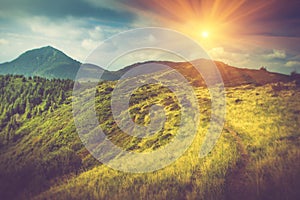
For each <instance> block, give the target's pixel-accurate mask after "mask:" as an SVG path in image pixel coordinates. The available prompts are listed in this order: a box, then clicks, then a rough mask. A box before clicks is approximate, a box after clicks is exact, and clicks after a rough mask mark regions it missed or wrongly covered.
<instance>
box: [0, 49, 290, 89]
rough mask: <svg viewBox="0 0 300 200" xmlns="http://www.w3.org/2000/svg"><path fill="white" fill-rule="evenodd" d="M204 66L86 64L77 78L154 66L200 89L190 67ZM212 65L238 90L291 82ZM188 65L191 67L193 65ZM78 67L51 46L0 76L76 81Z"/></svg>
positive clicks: (8, 65) (4, 67)
mask: <svg viewBox="0 0 300 200" xmlns="http://www.w3.org/2000/svg"><path fill="white" fill-rule="evenodd" d="M206 62H207V60H205V59H197V60H194V61H191V62H174V61H146V62H139V63H134V64H132V65H129V66H125V67H123V68H121V69H119V70H117V71H109V70H105V69H103V68H101V67H99V66H96V65H93V64H88V65H87V64H85V68H84V73H83V76H84V77H80V78H82V79H83V80H84V79H85V77H88V80H90V79H92V80H98V77H97V74H99V70H100V73H102V77H101V79H102V80H108V81H114V80H118V79H120V78H121V77H122V76H123V75H124V74H125V73H126V72H128V71H129V70H131V69H133V68H136V67H139V66H141V65H143V64H151V63H153V64H163V65H166V66H169V67H171V68H173V69H175V70H177V71H178V72H180V73H182V74H183V75H184V76H185V77H186V78H187V79H188V80H189V81H192V82H193V83H194V85H195V86H203V85H205V83H204V80H203V78H202V77H201V75H200V74H199V73H198V71H196V69H195V68H194V67H193V65H195V66H196V65H206ZM209 62H211V61H209ZM213 62H214V63H215V65H216V66H217V68H218V70H219V72H220V74H221V76H222V78H223V81H224V84H225V86H237V85H241V84H251V83H254V84H258V85H261V84H267V83H273V82H287V81H291V80H293V78H292V77H291V76H289V75H284V74H280V73H276V72H269V71H267V70H265V69H259V70H257V69H247V68H237V67H233V66H230V65H227V64H225V63H223V62H220V61H213ZM191 63H193V65H192V64H191ZM80 66H82V64H81V63H80V62H79V61H76V60H75V59H73V58H71V57H69V56H68V55H66V54H65V53H63V52H62V51H60V50H58V49H56V48H54V47H51V46H45V47H41V48H38V49H32V50H28V51H26V52H25V53H23V54H21V55H20V56H18V57H17V58H16V59H14V60H13V61H11V62H5V63H2V64H0V74H3V75H5V74H14V75H24V76H27V77H29V76H40V77H43V78H48V79H53V78H59V79H72V80H75V79H76V75H77V72H78V70H79V69H80ZM204 68H205V67H204ZM77 78H78V77H77Z"/></svg>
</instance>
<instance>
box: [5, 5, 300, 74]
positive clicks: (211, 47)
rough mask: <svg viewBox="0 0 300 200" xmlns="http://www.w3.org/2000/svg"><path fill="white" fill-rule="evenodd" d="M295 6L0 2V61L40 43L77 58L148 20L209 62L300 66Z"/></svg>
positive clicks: (288, 68)
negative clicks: (198, 49) (195, 46)
mask: <svg viewBox="0 0 300 200" xmlns="http://www.w3.org/2000/svg"><path fill="white" fill-rule="evenodd" d="M299 9H300V1H298V0H289V1H283V0H282V1H281V0H269V1H259V0H252V1H247V0H231V1H229V0H228V1H227V0H224V1H217V0H215V1H214V0H212V1H211V0H186V1H180V0H174V1H167V0H153V1H146V0H127V1H125V0H120V1H114V0H101V1H99V0H64V1H57V0H53V1H40V0H27V1H24V0H1V6H0V23H1V26H0V50H1V51H0V62H6V61H10V60H12V59H14V58H16V57H17V56H18V55H20V54H21V53H23V52H24V51H26V50H29V49H33V48H38V47H42V46H47V45H51V46H53V47H56V48H58V49H60V50H62V51H63V52H65V53H66V54H67V55H69V56H71V57H73V58H74V59H77V60H79V61H82V62H83V61H84V60H85V58H86V57H87V56H88V55H89V54H90V53H91V52H92V50H93V49H94V48H96V47H97V45H99V44H100V43H101V42H102V41H104V40H105V39H107V38H109V37H111V36H112V35H114V34H118V33H120V32H123V31H126V30H130V29H132V28H142V27H149V26H155V27H164V28H170V29H174V30H176V31H179V32H181V33H183V34H185V35H187V36H188V37H191V38H192V39H194V40H195V41H197V42H198V43H199V44H200V45H201V46H202V47H203V48H204V49H205V50H206V51H207V53H208V54H209V55H210V56H211V57H212V59H214V60H220V61H223V62H225V63H228V64H230V65H233V66H237V67H247V68H259V67H261V66H266V67H267V68H268V70H270V71H278V72H283V73H289V72H291V71H293V70H298V72H300V45H299V44H300V14H299V12H298V10H299ZM203 32H207V33H209V36H208V37H205V38H204V37H203ZM127 42H130V41H127Z"/></svg>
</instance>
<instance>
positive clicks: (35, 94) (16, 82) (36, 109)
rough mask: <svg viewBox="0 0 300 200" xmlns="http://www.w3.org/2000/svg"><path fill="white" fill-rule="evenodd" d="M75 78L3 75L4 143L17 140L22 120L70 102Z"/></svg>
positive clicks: (1, 127)
mask: <svg viewBox="0 0 300 200" xmlns="http://www.w3.org/2000/svg"><path fill="white" fill-rule="evenodd" d="M72 88H73V81H72V80H61V79H51V80H48V79H45V78H41V77H37V76H35V77H28V78H27V77H24V76H22V75H0V102H1V104H0V113H1V115H0V132H2V134H1V141H2V144H3V143H4V144H5V143H8V142H9V141H11V140H14V139H16V138H15V135H14V132H15V130H16V129H17V128H18V127H19V126H20V125H21V123H22V122H23V121H24V120H26V119H29V118H33V117H34V116H36V115H41V114H42V113H44V112H53V111H54V110H55V109H56V108H57V107H58V106H60V105H61V104H64V103H69V101H70V99H68V97H70V95H71V91H72Z"/></svg>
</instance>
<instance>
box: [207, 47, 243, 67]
mask: <svg viewBox="0 0 300 200" xmlns="http://www.w3.org/2000/svg"><path fill="white" fill-rule="evenodd" d="M208 55H209V56H210V57H211V58H212V59H213V60H218V61H222V62H224V63H227V64H230V65H235V66H237V67H245V65H246V64H247V63H248V62H249V54H244V53H235V52H228V51H225V49H224V48H223V47H216V48H212V49H210V50H209V51H208Z"/></svg>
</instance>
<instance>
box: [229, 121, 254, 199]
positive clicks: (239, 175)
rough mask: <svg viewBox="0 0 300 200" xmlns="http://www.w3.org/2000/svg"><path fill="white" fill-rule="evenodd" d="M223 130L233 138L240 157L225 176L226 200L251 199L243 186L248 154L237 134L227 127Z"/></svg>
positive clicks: (244, 185)
mask: <svg viewBox="0 0 300 200" xmlns="http://www.w3.org/2000/svg"><path fill="white" fill-rule="evenodd" d="M224 129H225V130H226V131H228V132H229V134H230V135H231V136H232V137H233V138H234V140H235V142H236V144H237V150H238V152H240V154H241V157H240V158H239V160H238V161H237V162H236V164H235V166H232V168H231V169H229V173H228V175H227V176H226V181H225V197H226V199H228V200H235V199H243V200H246V199H251V196H249V191H248V190H247V186H246V184H245V171H246V167H247V164H248V163H249V154H248V152H247V150H246V147H245V145H244V144H243V141H242V140H241V138H240V137H239V136H238V133H237V132H236V131H234V130H233V129H232V128H230V127H228V126H225V127H224Z"/></svg>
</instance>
